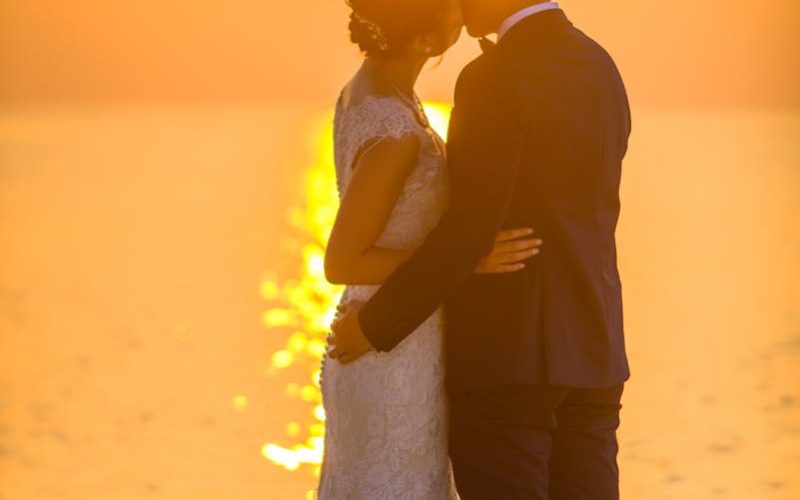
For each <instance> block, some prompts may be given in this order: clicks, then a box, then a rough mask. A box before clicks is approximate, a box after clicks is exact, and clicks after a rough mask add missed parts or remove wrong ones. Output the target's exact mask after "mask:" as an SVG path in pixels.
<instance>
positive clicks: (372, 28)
mask: <svg viewBox="0 0 800 500" xmlns="http://www.w3.org/2000/svg"><path fill="white" fill-rule="evenodd" d="M353 19H355V20H356V22H358V23H360V24H362V25H364V27H365V28H367V31H369V33H370V35H371V36H372V39H373V40H374V41H375V42H377V44H378V47H379V48H380V49H381V51H382V52H386V51H387V50H389V38H388V37H387V36H386V33H385V32H384V31H383V29H382V28H381V27H380V26H378V25H377V24H375V23H374V22H372V21H370V20H369V19H367V18H366V17H364V16H362V15H361V14H359V13H358V12H356V11H353Z"/></svg>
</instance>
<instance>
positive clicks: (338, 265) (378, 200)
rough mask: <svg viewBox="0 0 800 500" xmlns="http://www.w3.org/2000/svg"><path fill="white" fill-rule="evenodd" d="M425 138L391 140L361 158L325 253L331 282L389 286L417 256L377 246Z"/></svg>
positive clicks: (378, 145) (380, 144) (327, 274)
mask: <svg viewBox="0 0 800 500" xmlns="http://www.w3.org/2000/svg"><path fill="white" fill-rule="evenodd" d="M419 147H420V143H419V138H418V137H417V136H416V135H412V134H409V135H406V136H403V137H401V138H399V139H394V138H386V139H382V140H380V142H378V143H376V144H374V145H372V146H370V147H369V148H368V149H367V150H366V151H365V152H364V153H362V154H361V155H360V157H359V158H358V160H357V162H356V164H355V166H354V170H353V173H352V178H351V179H350V184H349V185H348V188H347V191H346V193H345V195H344V197H343V198H342V201H341V205H340V206H339V212H338V214H337V215H336V222H335V223H334V226H333V231H332V232H331V237H330V240H329V242H328V248H327V249H326V252H325V275H326V277H327V279H328V281H330V282H331V283H336V284H360V285H373V284H381V283H383V282H384V281H385V280H386V279H387V278H388V277H389V276H390V275H391V274H392V272H394V270H395V269H397V268H398V267H399V266H400V265H401V264H402V263H403V262H405V261H406V260H407V259H408V258H409V257H410V256H411V255H412V254H413V252H412V251H410V250H394V249H389V248H381V247H377V246H375V242H376V241H377V240H378V238H379V237H380V235H381V233H382V232H383V230H384V228H385V227H386V223H387V222H388V220H389V217H390V216H391V214H392V210H393V209H394V206H395V204H396V203H397V199H398V198H399V197H400V193H401V192H402V190H403V185H404V184H405V181H406V179H407V178H408V176H409V174H410V173H411V172H412V171H413V169H414V167H415V165H416V163H417V158H418V152H419Z"/></svg>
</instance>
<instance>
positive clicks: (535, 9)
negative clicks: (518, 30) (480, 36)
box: [497, 2, 559, 42]
mask: <svg viewBox="0 0 800 500" xmlns="http://www.w3.org/2000/svg"><path fill="white" fill-rule="evenodd" d="M558 8H559V5H558V3H557V2H545V3H537V4H536V5H531V6H530V7H525V8H524V9H522V10H521V11H519V12H517V13H515V14H513V15H511V16H509V17H508V18H506V20H505V21H503V24H501V25H500V29H498V30H497V41H498V42H499V41H500V39H501V38H503V36H504V35H505V34H506V33H508V30H510V29H511V28H512V27H513V26H514V25H515V24H517V23H518V22H520V21H522V20H523V19H525V18H526V17H528V16H532V15H534V14H538V13H539V12H544V11H546V10H553V9H558Z"/></svg>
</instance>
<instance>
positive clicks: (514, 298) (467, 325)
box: [333, 0, 631, 500]
mask: <svg viewBox="0 0 800 500" xmlns="http://www.w3.org/2000/svg"><path fill="white" fill-rule="evenodd" d="M461 3H462V6H463V9H464V18H465V22H466V25H467V29H468V31H469V33H470V35H472V36H475V37H483V36H485V35H487V34H489V33H494V32H496V33H497V35H498V42H497V44H496V45H495V46H492V47H489V48H487V50H486V52H485V53H484V54H483V55H482V56H480V57H479V58H477V59H476V60H475V61H473V62H472V63H470V64H469V65H468V66H467V68H466V69H464V71H463V72H462V74H461V75H460V77H459V79H458V83H457V85H456V91H455V107H454V109H453V114H452V121H451V126H450V134H449V138H448V163H449V170H450V177H451V201H450V206H449V208H448V210H447V212H446V213H445V214H444V216H443V217H442V219H441V221H440V223H439V225H438V226H437V227H436V228H435V229H434V230H433V231H431V232H430V234H429V235H428V237H427V239H426V240H425V242H424V244H423V245H422V246H421V247H420V248H419V249H418V250H417V252H416V253H415V254H414V256H413V257H412V258H411V259H410V260H409V261H408V262H407V263H405V264H404V265H403V266H402V267H400V268H399V269H398V270H397V271H396V272H395V273H394V274H393V275H392V276H391V278H390V279H389V280H388V281H386V283H385V284H384V285H383V286H382V287H381V288H380V290H379V291H378V292H377V293H376V294H375V295H374V296H373V297H372V299H371V300H370V301H369V302H367V303H366V304H365V305H364V306H363V308H361V309H360V311H348V314H345V315H344V316H343V317H342V318H341V319H340V320H338V321H337V322H336V324H335V325H334V327H333V330H334V333H335V337H334V338H335V340H334V342H335V345H336V351H337V353H338V354H337V355H338V357H339V359H340V361H342V362H344V363H347V362H351V361H353V360H354V359H356V358H357V357H359V356H360V355H362V354H364V353H365V352H368V351H370V350H373V349H375V350H378V351H389V350H391V349H392V348H394V347H395V346H396V345H397V344H398V343H400V342H401V341H402V340H403V339H405V338H406V337H407V336H408V335H409V334H410V333H411V332H412V331H414V330H415V329H416V327H417V326H419V325H420V324H421V323H422V322H423V321H424V320H425V319H426V318H427V317H428V316H430V315H431V313H433V312H434V310H436V309H437V308H438V307H439V306H440V305H442V304H444V305H445V306H446V314H447V315H446V318H447V326H446V333H445V355H446V369H447V388H448V393H449V397H450V403H451V409H450V455H451V458H452V463H453V467H454V472H455V478H456V484H457V487H458V491H459V494H460V496H461V498H462V499H463V500H489V499H498V500H499V499H503V500H505V499H550V500H611V499H617V498H618V497H619V487H618V484H619V469H618V467H617V461H616V457H617V450H618V446H617V439H616V431H617V428H618V426H619V410H620V408H621V405H620V400H621V395H622V391H623V383H624V382H625V381H626V380H627V379H628V378H629V376H630V373H629V370H628V362H627V358H626V354H625V343H624V337H623V326H622V297H621V285H620V279H619V273H618V271H617V253H616V243H615V236H614V233H615V229H616V225H617V220H618V217H619V208H620V204H619V184H620V172H621V163H622V159H623V157H624V156H625V152H626V150H627V145H628V136H629V134H630V127H631V122H630V112H629V108H628V100H627V96H626V93H625V88H624V86H623V83H622V80H621V78H620V75H619V73H618V71H617V68H616V66H615V65H614V62H613V61H612V60H611V58H610V56H609V55H608V54H607V53H606V52H605V51H604V50H603V48H602V47H600V46H599V45H598V44H597V43H595V42H594V41H593V40H592V39H590V38H589V37H587V36H586V35H585V34H584V33H582V32H581V31H579V30H578V29H576V28H575V27H573V25H572V24H571V23H570V21H569V20H568V19H567V17H566V16H565V15H564V13H563V11H562V10H561V9H559V8H558V5H557V4H555V3H552V2H548V3H543V2H535V0H527V1H525V0H461ZM487 45H488V44H487ZM513 227H534V228H535V229H536V232H537V233H538V236H539V237H541V238H542V239H543V240H544V246H543V247H542V252H541V254H540V255H539V256H538V257H537V258H535V259H533V260H530V261H529V262H528V263H527V267H526V268H525V269H524V270H523V271H520V272H517V273H514V274H503V275H476V274H473V273H472V270H473V269H474V268H475V265H476V264H477V263H478V261H479V260H480V259H481V258H482V257H483V256H484V255H487V254H489V252H490V251H491V249H492V245H493V240H494V237H495V235H496V234H497V233H498V231H500V230H501V229H503V228H513Z"/></svg>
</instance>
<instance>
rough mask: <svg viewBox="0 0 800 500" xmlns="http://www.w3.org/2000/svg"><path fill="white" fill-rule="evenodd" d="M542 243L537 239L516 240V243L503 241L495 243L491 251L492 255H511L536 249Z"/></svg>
mask: <svg viewBox="0 0 800 500" xmlns="http://www.w3.org/2000/svg"><path fill="white" fill-rule="evenodd" d="M543 243H544V241H542V240H541V239H539V238H530V239H525V240H516V241H505V242H501V243H496V244H495V246H494V249H493V250H492V254H494V255H497V254H503V253H512V252H523V251H525V250H529V249H531V248H537V247H540V246H542V244H543Z"/></svg>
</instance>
